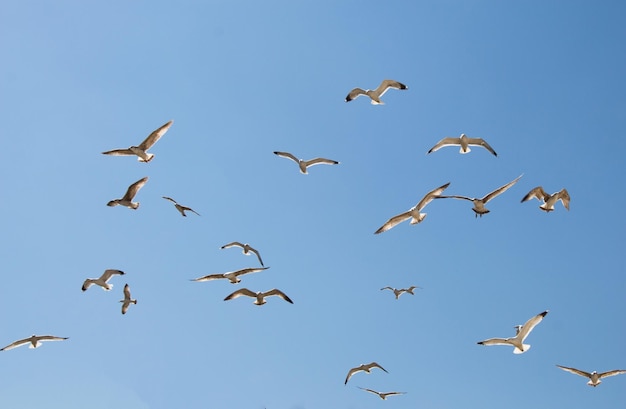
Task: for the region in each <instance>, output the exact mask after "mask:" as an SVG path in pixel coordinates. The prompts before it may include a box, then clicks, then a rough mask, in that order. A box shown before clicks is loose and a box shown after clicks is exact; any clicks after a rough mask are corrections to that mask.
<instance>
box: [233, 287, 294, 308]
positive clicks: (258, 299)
mask: <svg viewBox="0 0 626 409" xmlns="http://www.w3.org/2000/svg"><path fill="white" fill-rule="evenodd" d="M242 295H245V296H246V297H252V298H255V300H254V303H255V304H256V305H263V304H265V303H266V302H267V301H265V297H269V296H272V295H276V296H278V297H280V298H282V299H283V300H285V301H287V302H288V303H291V304H293V301H291V298H289V297H287V294H285V293H284V292H282V291H280V290H278V289H276V288H273V289H271V290H269V291H266V292H261V291H258V292H256V293H255V292H253V291H250V290H248V289H247V288H242V289H241V290H237V291H235V292H233V293H231V294H229V295H227V296H226V298H224V301H228V300H232V299H235V298H237V297H241V296H242Z"/></svg>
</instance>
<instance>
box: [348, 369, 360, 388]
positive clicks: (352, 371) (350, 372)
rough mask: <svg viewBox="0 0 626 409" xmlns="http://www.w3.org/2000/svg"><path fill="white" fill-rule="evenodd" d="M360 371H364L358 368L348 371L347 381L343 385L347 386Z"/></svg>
mask: <svg viewBox="0 0 626 409" xmlns="http://www.w3.org/2000/svg"><path fill="white" fill-rule="evenodd" d="M359 371H362V369H360V368H358V367H357V368H352V369H350V370H349V371H348V375H347V376H346V380H345V382H344V383H343V384H344V385H345V384H347V383H348V380H349V379H350V378H351V377H352V375H354V374H355V373H357V372H359Z"/></svg>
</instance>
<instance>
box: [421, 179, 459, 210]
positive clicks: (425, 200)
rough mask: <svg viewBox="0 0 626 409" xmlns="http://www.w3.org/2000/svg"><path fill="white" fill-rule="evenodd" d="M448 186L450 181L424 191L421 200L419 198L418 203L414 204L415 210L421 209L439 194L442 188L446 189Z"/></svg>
mask: <svg viewBox="0 0 626 409" xmlns="http://www.w3.org/2000/svg"><path fill="white" fill-rule="evenodd" d="M448 186H450V182H448V183H446V184H445V185H442V186H439V187H438V188H436V189H433V190H431V191H430V192H428V193H426V195H425V196H424V197H423V198H422V200H420V201H419V203H418V204H417V205H415V209H416V210H417V211H420V210H422V209H423V208H424V207H426V205H427V204H428V203H430V202H432V201H433V199H434V198H435V196H439V195H440V194H441V193H442V192H443V191H444V190H446V189H447V187H448Z"/></svg>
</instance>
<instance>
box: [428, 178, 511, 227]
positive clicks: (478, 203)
mask: <svg viewBox="0 0 626 409" xmlns="http://www.w3.org/2000/svg"><path fill="white" fill-rule="evenodd" d="M521 177H522V175H519V176H518V177H517V178H516V179H515V180H513V181H511V182H509V183H507V184H506V185H504V186H500V187H499V188H497V189H496V190H494V191H493V192H491V193H489V194H487V195H486V196H485V197H483V198H482V199H478V198H471V197H467V196H456V195H451V196H436V197H435V199H463V200H469V201H470V202H472V203H474V207H473V208H472V210H473V211H474V213H475V216H476V217H478V216H480V217H483V215H484V214H487V213H489V209H487V208H485V205H486V204H487V202H488V201H490V200H491V199H493V198H494V197H496V196H498V195H499V194H502V193H504V192H505V191H506V190H507V189H508V188H510V187H511V186H513V185H514V184H516V183H517V181H518V180H520V178H521Z"/></svg>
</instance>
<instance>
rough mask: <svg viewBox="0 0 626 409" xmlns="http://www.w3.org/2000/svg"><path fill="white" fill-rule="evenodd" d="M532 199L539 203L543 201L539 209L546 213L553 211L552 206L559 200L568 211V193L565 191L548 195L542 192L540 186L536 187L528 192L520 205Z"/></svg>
mask: <svg viewBox="0 0 626 409" xmlns="http://www.w3.org/2000/svg"><path fill="white" fill-rule="evenodd" d="M532 198H536V199H538V200H540V201H541V200H543V204H542V205H541V206H539V208H540V209H541V210H543V211H544V212H546V213H549V212H551V211H553V210H554V205H555V204H556V202H558V201H559V200H560V201H561V203H562V204H563V207H565V208H566V209H567V210H569V200H570V198H569V193H568V192H567V190H565V189H561V190H560V191H559V192H556V193H553V194H551V195H550V194H548V193H546V191H545V190H543V188H542V187H541V186H537V187H536V188H534V189H533V190H531V191H530V192H528V194H527V195H526V196H524V197H523V198H522V203H524V202H525V201H527V200H530V199H532Z"/></svg>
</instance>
